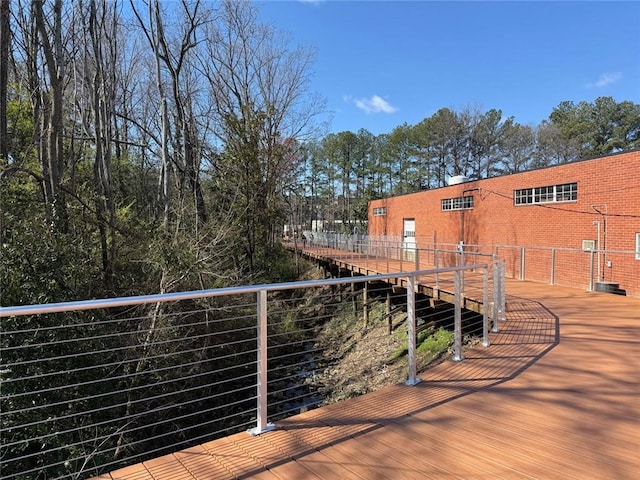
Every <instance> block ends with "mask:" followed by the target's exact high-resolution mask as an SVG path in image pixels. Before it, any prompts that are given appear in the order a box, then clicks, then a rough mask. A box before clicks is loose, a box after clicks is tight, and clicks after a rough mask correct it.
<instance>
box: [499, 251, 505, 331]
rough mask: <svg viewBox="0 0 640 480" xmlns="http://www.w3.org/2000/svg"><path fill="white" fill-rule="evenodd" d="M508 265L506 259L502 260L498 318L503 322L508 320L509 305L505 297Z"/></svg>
mask: <svg viewBox="0 0 640 480" xmlns="http://www.w3.org/2000/svg"><path fill="white" fill-rule="evenodd" d="M506 271H507V265H506V263H505V261H504V260H502V261H500V289H499V291H498V292H499V294H500V303H499V305H498V306H499V310H498V318H499V319H500V320H502V321H503V322H504V321H506V320H507V313H506V312H507V306H506V298H505V277H506V274H507V273H506Z"/></svg>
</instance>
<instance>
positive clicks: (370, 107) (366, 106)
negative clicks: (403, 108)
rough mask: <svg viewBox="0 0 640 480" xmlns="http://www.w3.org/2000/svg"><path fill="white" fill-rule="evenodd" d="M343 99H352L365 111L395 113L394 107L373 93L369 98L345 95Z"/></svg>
mask: <svg viewBox="0 0 640 480" xmlns="http://www.w3.org/2000/svg"><path fill="white" fill-rule="evenodd" d="M345 101H352V102H353V103H354V104H355V106H356V107H358V108H359V109H360V110H362V111H363V112H365V113H395V112H397V111H398V109H397V108H396V107H394V106H393V105H391V104H390V103H389V102H387V101H386V100H385V99H384V98H382V97H380V96H378V95H374V96H373V97H371V98H353V99H352V98H351V97H345Z"/></svg>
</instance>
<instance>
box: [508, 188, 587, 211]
mask: <svg viewBox="0 0 640 480" xmlns="http://www.w3.org/2000/svg"><path fill="white" fill-rule="evenodd" d="M577 201H578V182H568V183H559V184H557V185H545V186H543V187H531V188H518V189H515V190H514V191H513V204H514V206H516V207H520V206H523V205H540V204H545V203H568V202H577Z"/></svg>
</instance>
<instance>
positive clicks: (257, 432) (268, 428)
mask: <svg viewBox="0 0 640 480" xmlns="http://www.w3.org/2000/svg"><path fill="white" fill-rule="evenodd" d="M275 429H276V426H275V424H273V423H267V426H266V427H264V428H260V427H255V428H250V429H249V430H247V433H248V434H249V435H251V436H252V437H255V436H256V435H261V434H263V433H267V432H270V431H271V430H275Z"/></svg>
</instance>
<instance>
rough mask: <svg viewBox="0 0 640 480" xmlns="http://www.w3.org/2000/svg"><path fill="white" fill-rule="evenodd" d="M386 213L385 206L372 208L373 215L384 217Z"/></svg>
mask: <svg viewBox="0 0 640 480" xmlns="http://www.w3.org/2000/svg"><path fill="white" fill-rule="evenodd" d="M386 214H387V207H376V208H374V209H373V216H374V217H384V216H385V215H386Z"/></svg>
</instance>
